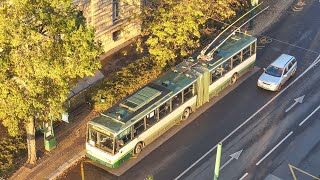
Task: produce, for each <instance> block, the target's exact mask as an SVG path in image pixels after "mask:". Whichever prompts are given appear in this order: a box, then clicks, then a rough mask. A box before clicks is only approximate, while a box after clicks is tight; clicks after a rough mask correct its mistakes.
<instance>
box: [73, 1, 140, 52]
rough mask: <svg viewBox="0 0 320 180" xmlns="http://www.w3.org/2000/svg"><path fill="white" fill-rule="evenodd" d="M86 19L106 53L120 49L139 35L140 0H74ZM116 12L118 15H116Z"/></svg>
mask: <svg viewBox="0 0 320 180" xmlns="http://www.w3.org/2000/svg"><path fill="white" fill-rule="evenodd" d="M74 3H75V4H77V5H78V6H79V9H80V10H82V11H83V13H84V16H85V17H86V20H87V24H88V25H91V26H93V27H94V28H95V29H96V38H97V39H100V40H101V41H102V43H103V47H104V50H105V52H106V53H108V51H110V50H112V49H117V48H121V47H122V46H124V45H125V44H126V43H127V42H128V41H129V40H130V39H132V38H134V37H136V36H138V35H139V34H140V24H141V23H140V21H139V20H138V19H137V18H135V17H136V15H138V13H139V12H140V8H141V7H140V6H141V0H74ZM115 11H117V12H118V13H116V12H115Z"/></svg>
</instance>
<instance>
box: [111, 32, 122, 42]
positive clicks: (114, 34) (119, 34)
mask: <svg viewBox="0 0 320 180" xmlns="http://www.w3.org/2000/svg"><path fill="white" fill-rule="evenodd" d="M120 36H121V31H120V30H118V31H115V32H113V33H112V39H113V41H117V40H118V39H120Z"/></svg>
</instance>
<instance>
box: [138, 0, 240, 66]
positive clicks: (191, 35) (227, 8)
mask: <svg viewBox="0 0 320 180" xmlns="http://www.w3.org/2000/svg"><path fill="white" fill-rule="evenodd" d="M234 3H236V4H237V3H238V0H225V1H221V0H218V1H212V0H163V1H159V2H157V3H153V5H152V6H149V7H147V8H145V12H144V16H143V18H144V21H143V29H142V35H143V37H145V39H146V41H145V43H146V45H147V48H148V51H149V53H150V54H151V55H153V56H155V58H156V59H157V61H159V63H160V64H161V65H162V66H164V65H166V63H168V62H169V63H170V62H172V61H173V60H174V59H176V58H180V57H185V56H187V55H190V54H192V53H193V52H194V51H195V49H197V48H198V47H199V46H200V43H199V39H200V37H201V34H200V29H201V28H202V27H203V25H204V23H205V22H206V21H207V20H208V19H210V18H212V19H217V20H224V19H226V18H229V17H230V16H232V15H235V11H234V10H233V9H232V6H231V4H234Z"/></svg>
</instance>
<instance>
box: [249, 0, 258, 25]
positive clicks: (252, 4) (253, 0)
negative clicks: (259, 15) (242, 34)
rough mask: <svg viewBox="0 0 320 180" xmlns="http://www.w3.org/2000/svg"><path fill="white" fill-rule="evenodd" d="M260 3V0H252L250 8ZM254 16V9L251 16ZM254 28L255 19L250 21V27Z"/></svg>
mask: <svg viewBox="0 0 320 180" xmlns="http://www.w3.org/2000/svg"><path fill="white" fill-rule="evenodd" d="M257 4H258V0H251V3H250V9H251V8H253V7H255V6H256V5H257ZM253 16H254V10H253V11H251V12H250V17H253ZM253 28H254V21H253V19H252V20H251V21H250V23H249V29H250V30H252V29H253Z"/></svg>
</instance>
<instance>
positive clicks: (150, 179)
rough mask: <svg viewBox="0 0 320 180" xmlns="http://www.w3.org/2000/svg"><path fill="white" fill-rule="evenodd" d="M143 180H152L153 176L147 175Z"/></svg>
mask: <svg viewBox="0 0 320 180" xmlns="http://www.w3.org/2000/svg"><path fill="white" fill-rule="evenodd" d="M145 180H153V176H151V175H148V176H147V177H146V178H145Z"/></svg>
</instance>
